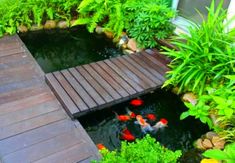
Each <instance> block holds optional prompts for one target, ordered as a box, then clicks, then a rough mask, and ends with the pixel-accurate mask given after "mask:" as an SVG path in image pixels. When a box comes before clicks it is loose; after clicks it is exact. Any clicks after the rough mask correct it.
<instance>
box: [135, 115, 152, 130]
mask: <svg viewBox="0 0 235 163" xmlns="http://www.w3.org/2000/svg"><path fill="white" fill-rule="evenodd" d="M136 120H137V121H135V123H136V124H139V125H140V127H141V130H142V132H143V133H146V132H148V131H149V132H151V131H154V129H153V128H152V127H151V125H150V124H149V123H147V122H146V120H145V119H144V118H143V117H142V116H141V115H137V116H136Z"/></svg>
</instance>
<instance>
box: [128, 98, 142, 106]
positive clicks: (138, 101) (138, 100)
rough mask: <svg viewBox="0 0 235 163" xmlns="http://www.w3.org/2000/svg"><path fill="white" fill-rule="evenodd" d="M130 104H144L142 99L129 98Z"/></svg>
mask: <svg viewBox="0 0 235 163" xmlns="http://www.w3.org/2000/svg"><path fill="white" fill-rule="evenodd" d="M130 104H131V105H132V106H141V105H143V104H144V101H143V100H140V99H134V100H131V102H130Z"/></svg>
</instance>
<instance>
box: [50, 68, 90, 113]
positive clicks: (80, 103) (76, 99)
mask: <svg viewBox="0 0 235 163" xmlns="http://www.w3.org/2000/svg"><path fill="white" fill-rule="evenodd" d="M53 74H54V76H55V78H56V79H57V80H58V82H59V83H60V85H61V86H62V87H63V88H64V90H65V91H66V93H67V94H68V95H69V97H70V98H71V99H72V101H73V102H74V103H75V104H76V106H77V107H78V109H79V111H86V110H88V109H89V107H88V106H87V105H86V104H85V102H84V101H83V100H82V99H81V97H80V96H79V95H78V94H77V92H76V91H75V90H74V89H73V87H71V85H70V84H69V83H68V81H67V80H66V79H65V78H64V76H63V75H62V74H61V73H60V72H58V71H57V72H53Z"/></svg>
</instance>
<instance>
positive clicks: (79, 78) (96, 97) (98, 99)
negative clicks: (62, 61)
mask: <svg viewBox="0 0 235 163" xmlns="http://www.w3.org/2000/svg"><path fill="white" fill-rule="evenodd" d="M69 72H70V73H71V74H72V75H73V76H74V78H76V80H77V81H79V83H80V84H81V85H82V86H83V88H84V89H86V91H87V93H88V94H89V95H90V96H91V97H92V98H93V99H94V100H95V102H96V103H97V104H98V105H103V104H105V101H104V99H103V98H102V97H101V96H100V95H99V94H98V93H97V92H96V90H95V89H94V88H93V87H92V86H91V85H90V84H89V83H88V82H87V81H86V79H85V78H84V77H83V76H82V75H81V74H79V72H78V71H77V70H76V69H75V68H70V69H69Z"/></svg>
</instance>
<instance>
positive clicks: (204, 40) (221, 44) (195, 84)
mask: <svg viewBox="0 0 235 163" xmlns="http://www.w3.org/2000/svg"><path fill="white" fill-rule="evenodd" d="M222 3H223V2H222V1H221V3H220V4H219V6H218V7H217V9H216V10H215V6H214V1H212V3H211V6H210V8H209V9H208V12H209V14H208V18H207V19H206V20H204V21H203V22H202V24H201V25H197V24H194V23H192V27H191V28H190V29H189V32H190V35H186V34H181V35H180V36H179V37H176V38H175V39H174V41H173V44H175V45H176V46H177V47H178V48H179V51H175V50H171V49H168V48H165V49H166V51H167V52H165V54H166V55H167V56H169V57H171V58H173V60H172V62H171V63H170V65H169V67H170V68H171V71H169V72H168V74H167V77H168V80H167V81H166V82H165V83H164V86H168V85H174V86H179V92H184V91H186V90H187V91H193V92H195V93H196V94H198V95H202V94H203V93H204V92H205V87H206V85H207V84H210V83H215V82H216V83H223V80H224V75H229V74H232V73H234V66H235V56H234V53H235V46H233V43H234V39H235V32H234V30H232V31H230V32H227V28H228V25H229V23H231V21H228V22H227V23H224V20H225V18H226V16H227V15H226V11H224V10H223V9H222ZM182 40H185V42H182Z"/></svg>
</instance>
